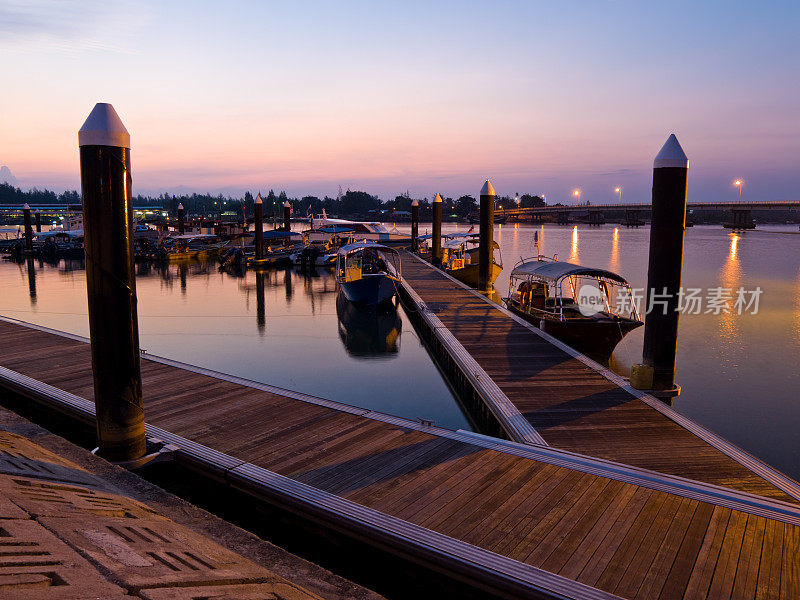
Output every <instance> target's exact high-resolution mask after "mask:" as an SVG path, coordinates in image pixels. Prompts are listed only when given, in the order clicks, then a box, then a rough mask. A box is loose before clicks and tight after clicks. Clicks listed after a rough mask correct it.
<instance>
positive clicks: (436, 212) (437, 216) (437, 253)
mask: <svg viewBox="0 0 800 600" xmlns="http://www.w3.org/2000/svg"><path fill="white" fill-rule="evenodd" d="M431 233H432V236H431V263H433V264H434V265H435V266H437V267H441V266H442V197H441V196H440V195H439V194H436V198H435V199H434V200H433V229H432V231H431Z"/></svg>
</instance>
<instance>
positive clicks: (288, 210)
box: [283, 200, 292, 231]
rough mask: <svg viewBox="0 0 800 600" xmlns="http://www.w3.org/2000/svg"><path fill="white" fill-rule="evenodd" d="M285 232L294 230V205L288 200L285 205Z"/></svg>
mask: <svg viewBox="0 0 800 600" xmlns="http://www.w3.org/2000/svg"><path fill="white" fill-rule="evenodd" d="M283 230H284V231H291V230H292V205H291V204H290V203H289V201H288V200H287V201H286V202H284V203H283Z"/></svg>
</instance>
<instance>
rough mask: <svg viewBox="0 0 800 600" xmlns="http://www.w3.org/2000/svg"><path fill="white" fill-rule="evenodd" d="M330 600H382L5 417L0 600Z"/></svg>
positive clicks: (0, 432)
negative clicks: (117, 599) (12, 599)
mask: <svg viewBox="0 0 800 600" xmlns="http://www.w3.org/2000/svg"><path fill="white" fill-rule="evenodd" d="M142 499H145V502H142V501H141V500H142ZM170 517H177V518H178V520H180V521H183V522H176V520H173V518H170ZM198 525H199V527H198ZM203 529H207V530H210V531H203ZM212 537H213V538H216V540H215V539H212ZM219 542H222V543H219ZM223 544H224V545H223ZM234 550H236V551H234ZM240 552H241V553H240ZM243 554H244V555H243ZM245 555H247V556H245ZM264 565H266V566H264ZM276 571H277V572H276ZM279 573H280V574H279ZM287 575H288V577H286V576H287ZM290 579H291V581H290ZM323 597H324V598H337V599H338V598H359V599H364V600H372V599H378V598H379V597H378V596H377V595H375V594H373V593H372V592H370V591H369V590H366V589H364V588H360V587H358V586H356V585H355V584H352V583H350V582H348V581H345V580H342V579H341V578H339V577H337V576H335V575H333V574H331V573H329V572H327V571H325V570H324V569H321V568H320V567H317V566H316V565H313V564H311V563H307V562H306V561H304V560H302V559H300V558H298V557H295V556H292V555H290V554H288V553H286V552H285V551H283V550H281V549H279V548H276V547H274V546H272V545H270V544H267V543H266V542H263V541H262V540H259V539H258V538H256V537H255V536H252V535H250V534H248V533H247V532H244V531H243V530H240V529H238V528H236V527H234V526H232V525H230V524H228V523H226V522H224V521H222V520H220V519H218V518H216V517H214V516H213V515H209V514H208V513H205V512H204V511H201V510H200V509H198V508H196V507H194V506H192V505H190V504H188V503H186V502H184V501H182V500H180V499H179V498H176V497H175V496H172V495H171V494H168V493H166V492H164V491H163V490H161V489H160V488H158V487H156V486H154V485H152V484H150V483H148V482H146V481H144V480H143V479H141V478H139V477H137V476H136V475H135V474H133V473H129V472H127V471H124V470H122V469H119V468H118V467H114V466H113V465H110V464H109V463H107V462H106V461H104V460H102V459H100V458H98V457H95V456H92V455H91V454H90V453H88V452H87V451H86V450H84V449H82V448H79V447H77V446H74V445H72V444H70V443H69V442H66V441H65V440H63V439H61V438H58V437H56V436H54V435H52V434H49V432H47V431H46V430H44V429H42V428H40V427H38V426H36V425H33V424H31V423H29V422H28V421H26V420H24V419H22V418H21V417H19V416H17V415H16V414H14V413H12V412H9V411H7V410H4V409H0V599H5V598H14V599H15V600H25V599H36V600H40V599H50V598H53V599H65V600H66V599H69V600H83V599H96V598H103V599H114V598H143V599H147V600H167V599H169V600H173V599H175V600H178V599H180V600H189V599H197V598H203V599H208V600H211V599H214V600H228V599H230V600H233V599H236V600H251V599H252V600H255V599H258V600H279V599H280V600H312V599H319V598H323Z"/></svg>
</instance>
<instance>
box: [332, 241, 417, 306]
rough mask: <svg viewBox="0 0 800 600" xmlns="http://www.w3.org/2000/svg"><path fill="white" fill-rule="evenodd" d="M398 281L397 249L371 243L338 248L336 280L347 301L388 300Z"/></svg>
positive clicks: (368, 303)
mask: <svg viewBox="0 0 800 600" xmlns="http://www.w3.org/2000/svg"><path fill="white" fill-rule="evenodd" d="M401 280H402V275H401V271H400V255H399V254H398V253H397V250H395V249H393V248H389V247H388V246H383V245H381V244H375V243H372V242H356V243H353V244H347V245H345V246H342V247H341V248H339V252H338V255H337V257H336V283H337V284H338V285H339V288H340V289H341V291H342V293H343V294H344V296H345V297H346V298H347V299H348V300H349V301H350V302H356V303H359V304H364V305H366V306H375V305H377V304H381V303H382V302H386V301H387V300H390V299H391V298H392V297H393V296H394V295H395V293H397V284H398V283H400V281H401Z"/></svg>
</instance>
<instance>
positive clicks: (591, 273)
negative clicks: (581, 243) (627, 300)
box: [511, 260, 628, 284]
mask: <svg viewBox="0 0 800 600" xmlns="http://www.w3.org/2000/svg"><path fill="white" fill-rule="evenodd" d="M524 275H536V276H538V277H543V278H546V279H552V280H556V279H561V278H562V277H568V276H570V275H585V276H588V277H603V278H605V279H611V280H612V281H618V282H619V283H623V284H627V283H628V282H627V281H625V279H623V278H622V277H620V276H619V275H617V274H616V273H612V272H611V271H606V270H605V269H595V268H592V267H583V266H581V265H575V264H572V263H568V262H561V261H557V260H554V261H540V260H531V261H529V262H525V263H522V264H521V265H518V266H516V267H514V270H513V271H511V277H521V276H524Z"/></svg>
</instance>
